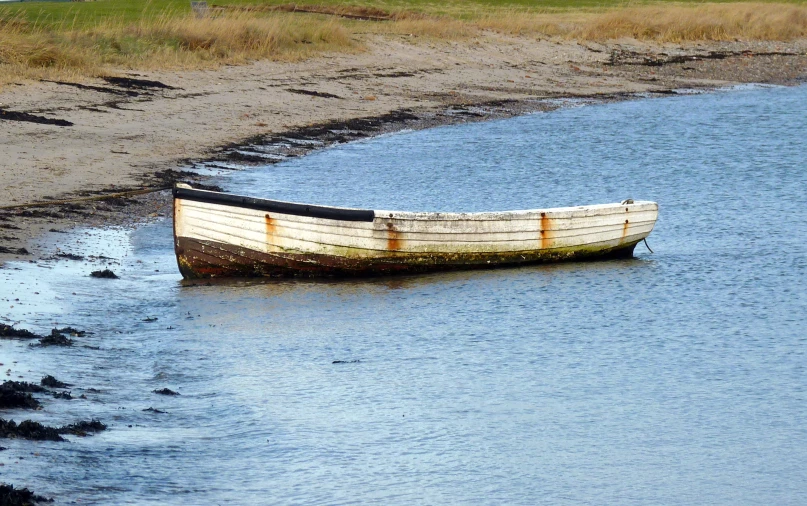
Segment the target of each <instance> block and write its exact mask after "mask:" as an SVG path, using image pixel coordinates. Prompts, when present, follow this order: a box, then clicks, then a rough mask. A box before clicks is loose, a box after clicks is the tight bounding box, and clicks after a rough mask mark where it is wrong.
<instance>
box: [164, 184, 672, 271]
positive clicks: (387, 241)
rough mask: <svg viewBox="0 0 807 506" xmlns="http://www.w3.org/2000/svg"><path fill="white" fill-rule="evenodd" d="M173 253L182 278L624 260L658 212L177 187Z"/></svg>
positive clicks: (627, 204) (629, 203)
mask: <svg viewBox="0 0 807 506" xmlns="http://www.w3.org/2000/svg"><path fill="white" fill-rule="evenodd" d="M173 195H174V247H175V250H176V255H177V263H178V264H179V270H180V272H181V273H182V276H183V277H185V278H210V277H251V276H303V277H318V276H374V275H389V274H398V273H409V272H427V271H436V270H454V269H473V268H488V267H496V266H513V265H524V264H532V263H541V262H557V261H567V260H583V259H600V258H625V257H631V256H633V250H634V248H635V247H636V244H637V243H638V242H640V241H642V240H643V239H645V238H646V237H647V236H648V234H650V232H651V231H652V230H653V226H654V225H655V223H656V218H657V217H658V204H656V203H655V202H649V201H633V200H625V201H623V202H620V203H614V204H598V205H587V206H576V207H558V208H549V209H534V210H526V211H505V212H481V213H441V212H404V211H379V210H364V209H350V208H341V207H326V206H316V205H307V204H299V203H293V202H282V201H277V200H267V199H260V198H253V197H245V196H240V195H232V194H228V193H221V192H214V191H207V190H200V189H194V188H191V187H190V186H188V185H185V184H177V185H176V186H175V188H174V190H173Z"/></svg>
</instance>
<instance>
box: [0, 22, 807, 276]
mask: <svg viewBox="0 0 807 506" xmlns="http://www.w3.org/2000/svg"><path fill="white" fill-rule="evenodd" d="M369 47H370V49H369V50H368V51H366V52H364V53H360V54H353V55H326V56H321V57H318V58H315V59H312V60H309V61H305V62H301V63H276V62H257V63H254V64H251V65H246V66H238V67H233V66H230V67H223V68H221V69H218V70H212V71H194V72H189V71H184V72H149V73H143V72H137V73H134V72H126V71H121V72H120V73H119V75H120V77H122V78H123V79H105V80H101V79H98V80H97V81H93V82H83V83H65V82H38V83H20V84H18V85H16V86H10V87H7V88H6V89H4V90H2V91H1V92H0V118H1V119H2V120H3V121H0V125H2V126H3V128H2V129H0V177H1V178H2V180H3V182H4V185H3V191H2V192H0V262H2V261H3V260H9V259H30V258H32V255H37V254H39V253H41V252H37V251H36V249H35V244H34V241H33V239H34V238H36V237H38V236H40V235H41V234H42V233H43V232H47V231H55V230H64V229H68V228H70V227H73V226H76V225H88V224H89V225H108V224H126V223H131V222H133V221H137V220H140V219H143V218H148V217H155V216H162V215H164V214H165V213H166V211H167V204H168V200H169V199H168V192H167V191H162V192H157V193H151V194H147V195H145V196H141V195H137V194H136V192H138V191H139V190H143V189H152V190H159V189H162V188H166V187H168V186H170V184H171V183H172V182H173V181H174V180H177V179H188V178H191V177H192V176H191V175H189V174H186V173H182V172H179V173H177V172H171V171H179V170H181V169H182V168H183V167H188V166H190V165H193V164H194V163H196V162H199V161H203V160H231V161H238V162H246V163H266V162H271V161H273V160H276V159H277V158H273V157H271V156H260V155H259V156H255V155H250V154H249V153H247V154H246V155H244V153H243V150H239V149H234V147H237V146H241V145H244V144H246V145H250V144H254V143H257V142H260V143H268V144H272V140H273V139H276V140H277V139H282V138H284V137H285V136H288V135H293V136H294V135H296V136H300V135H303V136H304V137H305V138H322V140H323V142H324V143H325V144H327V143H328V142H340V141H344V140H351V139H352V138H361V137H362V136H367V135H373V134H377V133H380V132H382V131H384V130H395V129H400V128H424V127H428V126H434V125H438V124H448V123H458V122H466V121H480V120H485V119H490V118H495V117H505V116H512V115H516V114H522V113H525V112H530V111H535V110H545V109H547V108H551V107H552V105H551V99H556V98H563V97H587V98H593V99H598V100H615V99H625V98H629V97H630V96H633V95H635V94H641V93H673V92H674V91H673V90H676V89H686V88H714V87H720V86H727V85H733V84H738V83H748V82H754V83H775V84H793V83H798V82H803V81H804V80H805V79H806V78H807V41H798V42H793V43H778V42H777V43H773V42H757V43H746V42H732V43H710V44H695V45H686V46H681V45H655V46H654V45H648V44H639V43H636V42H635V41H619V42H614V43H609V44H607V45H604V44H595V43H587V44H578V43H575V42H568V41H552V40H534V39H529V38H514V37H505V36H501V35H486V36H485V37H482V38H478V39H474V40H471V41H465V42H423V41H420V42H412V41H411V40H410V39H409V38H408V37H401V38H398V39H385V40H381V39H375V40H373V41H370V42H369ZM548 100H549V101H548ZM362 118H366V120H362V121H355V120H357V119H362ZM340 125H341V126H342V127H345V128H346V129H347V130H349V131H351V132H354V134H352V135H353V136H352V137H351V136H350V135H348V136H347V137H345V136H339V135H336V136H335V135H334V134H333V132H332V131H333V130H334V129H339V127H340ZM323 126H324V127H323ZM301 132H302V133H301ZM320 145H322V144H320ZM307 150H308V148H305V147H302V148H299V149H297V151H296V152H289V153H281V154H282V156H289V155H290V156H296V155H299V154H303V153H304V152H306V151H307ZM166 171H168V172H166ZM109 197H111V198H109ZM74 199H85V200H83V201H77V202H68V203H61V204H58V205H57V204H54V205H47V206H35V207H30V205H31V204H32V203H40V202H47V201H51V200H56V201H64V200H74Z"/></svg>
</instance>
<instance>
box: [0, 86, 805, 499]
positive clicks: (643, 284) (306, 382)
mask: <svg viewBox="0 0 807 506" xmlns="http://www.w3.org/2000/svg"><path fill="white" fill-rule="evenodd" d="M806 133H807V87H798V88H770V89H760V88H748V89H739V90H733V91H730V92H719V93H713V94H705V95H693V96H681V97H672V98H664V99H646V100H637V101H632V102H623V103H618V104H608V105H594V106H587V107H579V108H567V109H564V110H559V111H555V112H552V113H545V114H535V115H530V116H525V117H520V118H515V119H510V120H506V121H496V122H490V123H483V124H473V125H465V126H455V127H446V128H437V129H433V130H428V131H420V132H404V133H400V134H396V135H390V136H387V137H383V138H379V139H374V140H370V141H367V142H358V143H354V144H350V145H345V146H339V147H335V148H331V149H327V150H323V151H321V152H318V153H315V154H312V155H310V156H308V157H305V158H302V159H297V160H291V161H288V162H284V163H281V164H278V165H274V166H270V167H266V168H262V169H256V170H250V171H244V172H238V173H234V174H229V175H227V176H223V177H222V184H223V185H224V186H225V187H226V188H228V189H229V190H232V191H238V192H243V193H249V194H253V195H264V196H267V197H270V198H279V199H284V200H297V201H304V202H311V203H324V204H334V205H348V206H357V207H370V208H373V207H375V208H386V209H405V210H465V211H480V210H504V209H515V208H536V207H546V206H556V205H577V204H584V203H603V202H613V201H619V200H622V199H624V198H628V197H631V198H636V199H652V200H656V201H658V202H659V203H660V206H661V214H660V218H659V222H658V225H657V227H656V230H655V231H654V232H653V234H652V235H651V236H650V240H649V242H650V246H651V247H652V248H653V249H654V251H655V254H650V253H649V252H647V251H646V250H645V249H644V248H643V247H642V246H640V247H638V248H637V258H636V259H633V260H625V261H610V262H599V263H570V264H563V265H552V266H536V267H529V268H518V269H508V270H497V271H486V272H466V273H450V274H435V275H426V276H415V277H403V278H387V279H377V280H359V281H339V282H299V281H281V282H269V283H228V284H220V285H219V284H217V285H213V286H195V287H193V286H182V285H181V283H180V277H179V275H178V273H177V271H176V265H175V261H174V257H173V252H172V250H171V229H170V223H167V222H160V223H155V224H153V225H150V226H147V227H144V228H142V229H140V230H138V231H136V232H134V233H127V232H124V231H115V230H112V231H87V232H86V235H84V234H79V235H77V236H73V237H72V238H71V239H70V240H69V243H68V244H66V245H64V246H63V247H64V248H66V249H70V250H73V251H77V252H81V253H82V254H93V253H94V254H100V253H103V254H105V255H108V256H112V257H115V258H116V259H118V260H119V261H120V264H119V265H118V264H113V265H112V266H111V267H112V269H113V270H115V271H116V272H118V274H120V275H121V276H122V279H120V280H96V279H90V278H88V277H86V275H87V273H88V272H89V271H90V270H93V269H96V268H98V266H97V265H96V264H93V265H89V264H87V263H82V262H66V261H62V262H59V263H50V264H47V263H46V264H41V265H33V264H20V265H17V266H10V268H7V269H4V270H0V280H2V281H3V287H2V288H0V303H1V304H3V312H2V314H4V315H6V316H7V318H9V319H11V320H15V321H17V320H19V321H23V322H24V323H25V324H26V325H27V326H28V327H30V328H32V329H34V330H38V331H46V330H47V329H49V328H50V327H52V326H53V324H54V323H57V322H58V323H59V324H72V325H74V326H77V327H80V328H87V329H91V330H93V331H94V332H95V334H94V335H93V336H92V337H86V338H77V340H78V344H79V345H88V346H94V347H98V348H100V349H92V348H87V347H83V346H75V347H73V348H69V349H65V348H61V349H55V348H46V349H30V348H28V347H27V345H26V344H25V343H18V344H14V343H4V344H3V348H2V353H0V357H2V360H1V361H2V362H4V363H6V364H7V365H8V364H9V363H11V362H12V361H14V360H16V361H17V362H18V363H17V364H14V367H15V369H14V371H13V374H14V375H15V376H16V375H20V376H23V379H28V380H33V381H37V380H38V379H39V377H41V375H42V374H43V373H53V374H54V375H56V376H57V377H58V378H59V379H61V380H63V381H68V382H70V383H74V384H75V387H74V388H73V394H74V395H76V396H77V395H79V394H81V393H85V394H86V396H87V399H86V400H82V399H75V400H72V401H64V400H50V401H46V408H45V410H44V411H40V412H34V413H26V412H16V413H12V414H11V416H8V414H7V415H6V416H7V417H11V418H15V419H17V420H20V419H24V418H33V419H36V420H43V421H47V422H48V423H51V424H54V423H69V422H72V421H75V420H77V419H81V418H83V419H86V418H88V417H90V416H95V417H97V418H100V419H102V420H104V421H105V422H107V423H109V424H110V430H108V431H107V432H104V433H101V434H98V435H96V436H94V437H89V438H84V439H80V438H72V439H71V442H69V443H31V442H25V441H15V440H9V441H3V442H2V445H3V446H7V447H8V448H9V449H8V450H6V451H4V452H0V462H2V463H4V464H5V465H4V466H3V467H0V479H2V481H8V482H12V483H15V484H17V485H19V486H23V485H26V486H29V487H31V488H32V489H34V490H36V491H37V492H39V493H41V494H44V495H51V496H55V497H57V498H58V499H60V500H62V501H64V502H65V503H69V502H72V501H80V502H81V503H82V504H88V503H89V504H93V503H98V504H140V503H160V504H225V503H228V504H368V503H370V504H373V503H377V504H406V505H409V504H525V505H532V504H687V505H688V504H765V505H768V504H803V501H804V498H805V497H807V480H805V478H807V472H805V469H807V391H806V389H805V386H807V369H806V368H805V366H807V357H806V356H805V351H807V328H806V326H805V320H807V318H806V317H805V312H806V311H807V288H805V281H807V276H805V274H807V219H805V212H806V211H807V196H806V192H805V189H807V170H806V169H807V167H805V160H807V146H806V145H805V141H804V139H805V135H806ZM77 240H78V241H81V242H77ZM15 268H18V269H20V270H14V269H15ZM34 291H36V292H39V293H38V294H36V295H34V294H33V292H34ZM14 298H19V299H20V300H19V301H14V300H13V299H14ZM11 305H13V306H14V307H13V308H11V307H9V306H11ZM147 318H158V319H157V321H152V322H146V321H144V320H145V319H147ZM335 361H341V362H342V363H334V362H335ZM4 369H5V368H4ZM15 379H16V378H15ZM164 387H168V388H171V389H172V390H176V391H178V392H180V393H181V395H180V396H177V397H165V396H159V395H156V394H153V393H152V390H154V389H157V388H164ZM87 388H95V389H97V390H99V392H94V391H87V390H86V389H87ZM149 407H154V408H157V409H160V410H163V411H166V413H162V414H160V413H152V412H146V411H143V409H146V408H149Z"/></svg>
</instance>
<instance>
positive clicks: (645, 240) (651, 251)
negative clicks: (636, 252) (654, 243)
mask: <svg viewBox="0 0 807 506" xmlns="http://www.w3.org/2000/svg"><path fill="white" fill-rule="evenodd" d="M642 241H643V242H644V245H645V246H647V249H648V250H650V253H653V250H652V249H650V245H649V244H647V238H646V237H645V238H644V239H642Z"/></svg>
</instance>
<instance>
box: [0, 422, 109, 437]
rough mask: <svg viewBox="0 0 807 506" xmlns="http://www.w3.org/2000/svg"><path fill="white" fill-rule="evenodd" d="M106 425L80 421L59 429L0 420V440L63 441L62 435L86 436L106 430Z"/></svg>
mask: <svg viewBox="0 0 807 506" xmlns="http://www.w3.org/2000/svg"><path fill="white" fill-rule="evenodd" d="M106 428H107V426H106V424H104V423H102V422H101V421H100V420H90V421H89V422H87V421H81V422H76V423H71V424H70V425H65V426H62V427H59V428H56V427H48V426H47V425H42V424H41V423H39V422H34V421H32V420H24V421H22V422H20V423H19V424H17V422H15V421H14V420H4V419H2V418H0V438H8V439H14V438H19V439H28V440H32V441H64V440H65V439H64V438H63V437H62V436H61V435H62V434H72V435H74V436H81V437H84V436H87V435H89V434H90V433H93V432H101V431H102V430H106Z"/></svg>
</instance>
